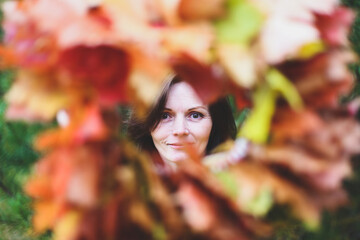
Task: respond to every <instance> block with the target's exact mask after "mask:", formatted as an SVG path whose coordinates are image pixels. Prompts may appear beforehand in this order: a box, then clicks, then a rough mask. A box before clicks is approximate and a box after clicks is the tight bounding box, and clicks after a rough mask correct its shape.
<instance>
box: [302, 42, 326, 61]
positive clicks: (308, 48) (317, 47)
mask: <svg viewBox="0 0 360 240" xmlns="http://www.w3.org/2000/svg"><path fill="white" fill-rule="evenodd" d="M324 50H325V44H324V43H323V42H321V41H317V42H311V43H308V44H305V45H304V46H302V48H300V50H299V52H298V57H299V58H301V59H309V58H311V57H313V56H315V55H316V54H318V53H321V52H323V51H324Z"/></svg>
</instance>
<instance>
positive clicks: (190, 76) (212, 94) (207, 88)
mask: <svg viewBox="0 0 360 240" xmlns="http://www.w3.org/2000/svg"><path fill="white" fill-rule="evenodd" d="M171 61H172V65H173V68H174V70H175V71H176V72H177V73H178V74H179V76H180V78H181V79H183V80H184V81H186V82H188V83H190V84H191V85H192V86H193V88H194V89H195V91H196V92H197V94H198V95H199V96H200V98H201V99H202V100H203V101H204V102H205V103H211V102H214V101H216V100H217V99H218V98H219V97H221V96H223V95H224V94H225V90H226V86H227V81H226V80H225V78H224V77H223V75H222V72H221V70H220V68H217V66H214V65H205V64H203V63H200V62H198V61H197V60H195V59H194V58H193V57H191V56H189V55H187V54H182V55H181V56H178V57H175V58H173V59H172V60H171Z"/></svg>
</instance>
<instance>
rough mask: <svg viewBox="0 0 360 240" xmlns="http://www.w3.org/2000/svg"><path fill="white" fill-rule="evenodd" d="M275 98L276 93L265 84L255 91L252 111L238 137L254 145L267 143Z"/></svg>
mask: <svg viewBox="0 0 360 240" xmlns="http://www.w3.org/2000/svg"><path fill="white" fill-rule="evenodd" d="M276 97H277V94H276V92H275V91H273V90H272V89H271V88H270V87H269V86H267V85H266V84H263V86H261V87H260V88H259V89H257V90H256V91H255V93H254V109H253V110H252V112H251V113H250V115H249V116H248V118H247V119H246V121H245V123H244V125H243V128H241V129H240V131H239V133H238V137H245V138H247V139H249V140H251V141H253V142H255V143H265V142H266V141H267V139H268V136H269V132H270V124H271V119H272V116H273V115H274V112H275V103H276Z"/></svg>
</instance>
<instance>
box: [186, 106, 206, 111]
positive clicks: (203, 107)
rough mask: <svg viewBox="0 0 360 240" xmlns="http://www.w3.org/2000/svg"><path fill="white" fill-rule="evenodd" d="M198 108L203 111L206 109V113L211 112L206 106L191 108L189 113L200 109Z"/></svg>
mask: <svg viewBox="0 0 360 240" xmlns="http://www.w3.org/2000/svg"><path fill="white" fill-rule="evenodd" d="M198 108H201V109H204V110H206V111H209V109H208V108H207V107H205V106H197V107H193V108H190V109H189V110H188V111H193V110H196V109H198Z"/></svg>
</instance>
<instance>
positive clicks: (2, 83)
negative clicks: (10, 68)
mask: <svg viewBox="0 0 360 240" xmlns="http://www.w3.org/2000/svg"><path fill="white" fill-rule="evenodd" d="M12 78H13V75H12V74H11V72H2V73H0V166H1V167H0V233H1V236H0V239H1V240H10V239H16V240H22V239H39V240H40V239H49V237H48V236H46V235H44V236H39V237H35V236H31V234H30V226H31V212H32V210H31V200H30V198H29V197H27V196H26V195H25V194H24V193H23V191H22V185H23V182H24V181H25V179H26V176H27V175H28V174H29V172H30V170H31V166H32V164H33V163H34V162H35V161H36V159H37V158H38V154H37V153H36V152H34V151H33V150H32V141H33V139H34V136H35V135H36V133H37V132H39V131H41V130H42V129H44V128H46V127H48V126H43V125H41V124H31V125H29V124H26V123H23V122H7V121H6V120H5V117H4V113H5V109H6V103H5V102H4V100H3V96H4V93H5V92H6V91H7V89H8V88H9V86H10V83H11V80H12Z"/></svg>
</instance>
